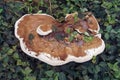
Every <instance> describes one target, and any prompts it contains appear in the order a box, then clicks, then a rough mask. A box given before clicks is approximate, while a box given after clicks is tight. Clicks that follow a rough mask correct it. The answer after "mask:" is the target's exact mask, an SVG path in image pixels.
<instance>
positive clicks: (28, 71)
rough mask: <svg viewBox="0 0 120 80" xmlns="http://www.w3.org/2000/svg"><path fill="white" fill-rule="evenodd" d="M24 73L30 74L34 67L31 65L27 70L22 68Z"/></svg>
mask: <svg viewBox="0 0 120 80" xmlns="http://www.w3.org/2000/svg"><path fill="white" fill-rule="evenodd" d="M22 72H23V74H24V75H29V74H30V73H31V72H32V69H31V68H29V67H26V68H25V70H22Z"/></svg>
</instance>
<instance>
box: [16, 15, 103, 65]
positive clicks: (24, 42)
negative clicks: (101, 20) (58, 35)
mask: <svg viewBox="0 0 120 80" xmlns="http://www.w3.org/2000/svg"><path fill="white" fill-rule="evenodd" d="M67 16H68V15H67ZM92 17H93V18H94V19H95V17H94V16H92ZM24 21H26V22H24ZM96 21H97V20H96ZM53 22H56V20H55V19H54V18H53V17H52V16H50V15H48V14H32V15H31V14H26V15H24V16H22V17H21V18H20V19H19V20H17V21H16V23H15V36H16V37H17V38H18V39H19V41H20V47H21V49H22V51H23V52H25V53H26V54H27V55H29V56H31V57H34V58H36V59H38V60H40V61H43V62H45V63H47V64H50V65H52V66H59V65H63V64H66V63H68V62H71V61H74V62H77V63H83V62H86V61H89V60H91V59H92V57H93V56H97V55H98V54H100V53H102V52H103V50H104V48H105V43H104V41H103V40H102V39H101V34H97V35H95V36H94V37H96V38H98V39H99V41H101V44H100V45H99V46H97V47H94V48H89V49H86V50H84V52H85V55H84V56H78V57H76V56H74V55H71V54H67V57H66V58H65V60H61V59H60V57H54V56H52V55H51V54H49V53H48V52H49V51H47V48H46V49H45V50H46V51H45V50H43V51H42V50H41V49H42V46H43V45H46V44H48V45H47V46H50V44H52V43H50V42H47V41H46V40H44V39H42V38H41V37H40V36H38V34H39V35H45V36H46V35H48V34H50V33H52V29H49V30H47V31H43V30H42V29H41V26H42V25H47V26H50V27H51V25H55V24H56V23H53ZM96 24H97V27H98V28H97V30H92V29H90V30H91V31H96V32H97V33H98V32H99V25H98V23H96ZM26 33H31V34H33V37H32V39H31V40H28V37H29V34H26ZM41 41H43V42H44V43H42V42H41ZM55 41H56V40H55ZM34 42H36V43H34ZM31 43H32V46H31ZM38 43H41V44H38ZM35 47H37V48H39V49H40V50H39V51H37V49H36V48H35Z"/></svg>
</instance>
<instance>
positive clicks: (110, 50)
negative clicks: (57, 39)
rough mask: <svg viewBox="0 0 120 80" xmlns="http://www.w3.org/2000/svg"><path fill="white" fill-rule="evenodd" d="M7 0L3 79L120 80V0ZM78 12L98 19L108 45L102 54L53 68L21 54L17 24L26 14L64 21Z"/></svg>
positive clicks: (0, 7) (0, 51) (1, 29)
mask: <svg viewBox="0 0 120 80" xmlns="http://www.w3.org/2000/svg"><path fill="white" fill-rule="evenodd" d="M5 1H6V2H5ZM5 1H3V0H0V80H120V67H119V66H120V0H38V2H34V0H25V1H24V2H22V0H21V1H15V0H5ZM36 1H37V0H36ZM76 11H77V12H78V13H82V12H86V11H91V12H92V13H93V14H94V15H95V16H96V17H97V19H98V20H99V24H100V27H101V30H100V33H101V34H102V38H103V39H104V40H105V44H106V49H105V51H104V52H103V53H102V54H100V55H98V56H97V57H94V58H93V59H92V60H91V61H88V62H85V63H74V62H70V63H68V64H65V65H63V66H59V67H52V66H50V65H47V64H45V63H43V62H41V61H39V60H36V59H34V58H31V57H29V56H27V55H26V54H25V53H24V52H22V51H21V48H20V45H19V41H18V40H17V39H16V38H15V36H14V24H15V22H16V20H17V19H19V18H20V17H21V16H22V15H23V14H27V13H41V12H42V13H47V14H51V15H53V16H54V17H55V18H57V19H59V21H63V20H64V17H65V15H66V14H67V13H71V12H76ZM78 16H79V15H78ZM67 32H68V33H69V30H68V31H67ZM33 38H34V37H33V35H30V36H29V39H30V40H31V39H33Z"/></svg>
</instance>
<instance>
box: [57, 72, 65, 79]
mask: <svg viewBox="0 0 120 80" xmlns="http://www.w3.org/2000/svg"><path fill="white" fill-rule="evenodd" d="M59 80H67V79H66V76H65V74H64V73H63V72H60V74H59Z"/></svg>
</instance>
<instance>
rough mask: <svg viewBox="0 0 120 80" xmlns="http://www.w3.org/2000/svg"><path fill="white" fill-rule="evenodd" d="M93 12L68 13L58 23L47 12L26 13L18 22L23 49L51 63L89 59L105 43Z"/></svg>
mask: <svg viewBox="0 0 120 80" xmlns="http://www.w3.org/2000/svg"><path fill="white" fill-rule="evenodd" d="M99 29H100V27H99V25H98V22H97V20H96V19H95V17H94V15H93V14H90V13H88V14H86V15H85V17H84V18H79V17H78V13H72V14H68V15H67V16H66V17H65V21H64V22H62V23H61V22H58V21H57V20H56V19H55V18H53V17H52V16H50V15H48V14H25V15H24V16H22V17H21V18H20V19H19V20H17V21H16V23H15V36H16V37H17V38H18V39H19V41H20V46H21V49H22V50H23V52H25V53H26V54H27V55H29V56H31V57H34V58H37V59H39V60H40V61H43V62H45V63H47V64H50V65H52V66H58V65H63V64H66V63H68V62H71V61H74V62H78V63H82V62H86V61H89V60H90V59H92V57H93V56H97V55H98V54H100V53H102V52H103V50H104V48H105V44H104V41H103V40H102V39H101V34H99Z"/></svg>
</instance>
